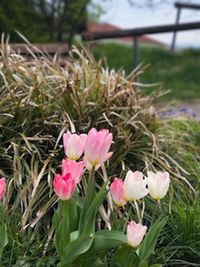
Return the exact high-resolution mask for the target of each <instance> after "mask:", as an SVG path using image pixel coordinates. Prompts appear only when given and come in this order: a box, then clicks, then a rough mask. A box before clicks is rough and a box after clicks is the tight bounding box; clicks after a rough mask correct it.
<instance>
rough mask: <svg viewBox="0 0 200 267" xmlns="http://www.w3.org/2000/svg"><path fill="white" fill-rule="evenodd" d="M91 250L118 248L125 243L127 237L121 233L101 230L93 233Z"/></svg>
mask: <svg viewBox="0 0 200 267" xmlns="http://www.w3.org/2000/svg"><path fill="white" fill-rule="evenodd" d="M94 237H95V239H94V242H93V244H92V249H95V250H96V251H99V250H103V249H109V248H115V247H119V246H120V245H123V244H126V243H127V237H126V235H125V234H124V233H122V232H121V231H115V230H112V231H109V230H102V231H98V232H96V233H95V236H94Z"/></svg>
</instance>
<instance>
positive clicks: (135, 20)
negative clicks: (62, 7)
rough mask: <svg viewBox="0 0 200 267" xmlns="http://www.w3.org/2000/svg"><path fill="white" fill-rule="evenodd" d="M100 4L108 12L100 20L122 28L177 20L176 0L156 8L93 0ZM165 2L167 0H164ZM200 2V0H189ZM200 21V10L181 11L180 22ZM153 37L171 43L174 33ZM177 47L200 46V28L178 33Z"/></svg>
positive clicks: (119, 0)
mask: <svg viewBox="0 0 200 267" xmlns="http://www.w3.org/2000/svg"><path fill="white" fill-rule="evenodd" d="M93 2H94V3H96V4H99V5H100V6H101V7H102V8H103V9H104V10H105V11H106V12H105V14H103V15H102V16H101V17H100V21H102V22H108V23H111V24H113V25H116V26H119V27H121V28H124V29H125V28H135V27H143V26H151V25H163V24H171V23H174V22H175V19H176V13H177V10H176V8H175V7H174V5H173V2H174V1H169V0H168V3H164V4H161V5H157V6H155V7H154V8H150V7H147V6H146V5H142V7H139V6H138V5H135V6H133V7H131V6H130V4H129V3H128V0H106V1H104V0H93ZM135 2H136V3H140V4H142V3H144V1H143V0H135ZM163 2H165V1H163ZM184 2H192V3H198V4H200V0H193V1H188V0H185V1H184ZM192 21H199V22H200V10H197V11H196V10H189V9H183V10H182V11H181V19H180V22H192ZM151 37H152V38H155V39H157V40H160V41H162V42H164V43H166V44H171V40H172V34H171V33H165V34H153V35H151ZM176 45H177V47H200V30H193V31H185V32H179V33H178V34H177V42H176Z"/></svg>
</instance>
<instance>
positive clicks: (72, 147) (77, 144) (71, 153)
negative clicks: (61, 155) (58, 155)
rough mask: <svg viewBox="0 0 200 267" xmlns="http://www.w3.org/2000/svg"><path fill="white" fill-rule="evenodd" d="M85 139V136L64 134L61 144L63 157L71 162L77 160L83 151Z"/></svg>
mask: <svg viewBox="0 0 200 267" xmlns="http://www.w3.org/2000/svg"><path fill="white" fill-rule="evenodd" d="M86 139H87V135H86V134H80V135H78V134H75V133H74V134H72V133H70V132H67V133H64V134H63V144H64V150H65V155H66V156H67V157H68V158H70V159H72V160H78V159H79V158H80V157H81V155H82V154H83V151H84V149H85V143H86Z"/></svg>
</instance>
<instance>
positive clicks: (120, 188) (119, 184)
mask: <svg viewBox="0 0 200 267" xmlns="http://www.w3.org/2000/svg"><path fill="white" fill-rule="evenodd" d="M110 193H111V196H112V199H113V201H114V203H115V204H116V205H117V206H118V207H121V206H124V205H125V204H126V200H125V199H124V182H123V181H122V180H121V179H118V178H115V179H114V181H113V182H112V183H111V185H110Z"/></svg>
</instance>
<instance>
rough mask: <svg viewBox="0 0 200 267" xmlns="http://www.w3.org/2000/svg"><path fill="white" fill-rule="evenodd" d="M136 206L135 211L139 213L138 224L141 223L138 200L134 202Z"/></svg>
mask: <svg viewBox="0 0 200 267" xmlns="http://www.w3.org/2000/svg"><path fill="white" fill-rule="evenodd" d="M134 204H135V209H136V212H137V217H138V222H139V223H141V215H140V209H139V206H138V203H137V201H136V200H135V201H134Z"/></svg>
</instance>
